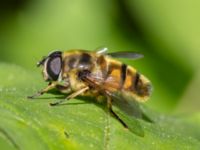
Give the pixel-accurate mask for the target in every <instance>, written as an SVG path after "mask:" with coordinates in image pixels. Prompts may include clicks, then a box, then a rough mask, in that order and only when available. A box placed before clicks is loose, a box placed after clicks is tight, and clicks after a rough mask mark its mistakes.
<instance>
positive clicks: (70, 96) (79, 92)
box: [50, 86, 89, 106]
mask: <svg viewBox="0 0 200 150" xmlns="http://www.w3.org/2000/svg"><path fill="white" fill-rule="evenodd" d="M88 89H89V87H88V86H87V87H84V88H82V89H80V90H78V91H75V92H74V93H72V94H70V95H69V96H67V97H66V98H65V99H62V100H60V101H57V102H55V103H50V105H51V106H56V105H59V104H62V103H63V102H64V101H66V100H69V99H72V98H74V97H76V96H78V95H80V94H82V93H83V92H85V91H87V90H88Z"/></svg>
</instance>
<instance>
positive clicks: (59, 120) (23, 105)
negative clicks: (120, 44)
mask: <svg viewBox="0 0 200 150" xmlns="http://www.w3.org/2000/svg"><path fill="white" fill-rule="evenodd" d="M0 77H1V78H0V147H1V149H4V150H6V149H13V150H14V149H16V150H18V149H20V150H22V149H24V150H27V149H29V150H32V149H33V150H35V149H37V150H44V149H52V150H53V149H61V150H62V149H63V150H64V149H83V150H84V149H99V150H101V149H105V150H107V149H108V150H109V149H159V150H160V149H164V150H165V149H199V147H200V142H199V140H200V114H194V115H191V116H184V117H183V116H164V115H161V114H158V113H155V112H153V111H151V110H148V109H147V108H145V107H144V108H143V111H144V113H145V114H146V115H148V117H150V118H151V119H152V120H153V121H154V123H150V122H147V121H145V120H138V123H139V124H138V126H135V127H134V128H133V130H135V129H138V130H140V129H139V128H140V127H141V128H142V130H143V131H144V137H141V136H138V135H136V134H134V133H133V132H131V131H130V130H127V129H125V128H124V127H123V126H122V125H121V123H119V121H118V120H116V119H115V118H114V117H112V116H111V115H109V113H108V112H107V109H106V106H105V105H104V104H100V103H97V102H96V101H93V100H89V99H74V100H71V101H69V102H68V103H67V104H66V105H62V106H58V107H50V106H49V102H53V101H55V100H56V99H59V97H60V96H58V95H53V94H45V95H44V96H42V97H41V98H38V99H35V100H28V99H27V98H26V97H27V96H28V95H31V94H33V93H35V92H36V91H38V90H40V89H41V88H43V87H44V86H45V83H44V81H43V80H42V77H40V74H37V73H33V72H31V71H28V70H24V69H23V68H21V67H18V66H16V65H8V64H0ZM118 111H119V113H120V114H122V115H124V114H123V113H122V112H120V110H118ZM122 118H123V119H124V118H127V117H126V116H123V117H122ZM129 119H130V118H128V120H129ZM129 121H130V120H129ZM131 122H133V123H134V120H133V121H131Z"/></svg>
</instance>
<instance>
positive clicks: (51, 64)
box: [47, 56, 61, 81]
mask: <svg viewBox="0 0 200 150" xmlns="http://www.w3.org/2000/svg"><path fill="white" fill-rule="evenodd" d="M60 71H61V57H58V56H56V57H50V58H49V60H48V63H47V73H48V75H49V77H50V78H51V79H52V80H54V81H55V80H57V79H58V77H59V74H60Z"/></svg>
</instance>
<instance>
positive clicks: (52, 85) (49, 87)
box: [27, 82, 57, 99]
mask: <svg viewBox="0 0 200 150" xmlns="http://www.w3.org/2000/svg"><path fill="white" fill-rule="evenodd" d="M56 85H57V82H53V83H51V82H50V83H49V85H48V86H47V87H46V88H44V89H42V90H40V91H38V92H37V93H35V94H34V95H32V96H28V97H27V98H29V99H34V98H36V97H38V96H41V95H43V94H44V93H46V92H48V91H49V90H51V89H53V88H55V87H56Z"/></svg>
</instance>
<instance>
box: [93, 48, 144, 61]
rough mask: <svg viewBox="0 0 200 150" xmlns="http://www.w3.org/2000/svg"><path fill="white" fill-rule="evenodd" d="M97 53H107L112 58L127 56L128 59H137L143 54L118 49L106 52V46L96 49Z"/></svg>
mask: <svg viewBox="0 0 200 150" xmlns="http://www.w3.org/2000/svg"><path fill="white" fill-rule="evenodd" d="M95 51H96V53H97V54H103V55H109V56H111V57H114V58H128V59H139V58H143V57H144V55H142V54H140V53H137V52H131V51H119V52H110V53H108V48H107V47H99V48H97V49H96V50H95Z"/></svg>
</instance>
